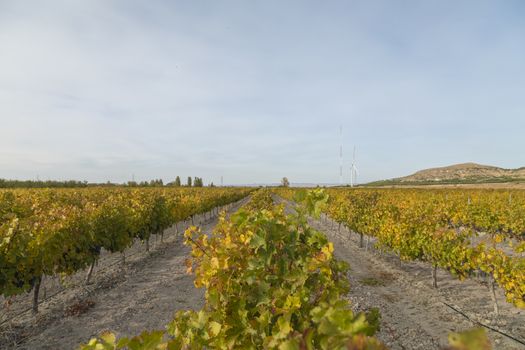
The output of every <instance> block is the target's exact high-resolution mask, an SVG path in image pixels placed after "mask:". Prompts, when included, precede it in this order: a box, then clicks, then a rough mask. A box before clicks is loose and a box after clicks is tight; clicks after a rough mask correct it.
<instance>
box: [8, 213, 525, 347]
mask: <svg viewBox="0 0 525 350" xmlns="http://www.w3.org/2000/svg"><path fill="white" fill-rule="evenodd" d="M238 206H239V204H237V205H235V206H234V207H233V208H232V210H234V209H236V208H237V207H238ZM189 224H190V223H189V222H186V223H183V226H187V225H189ZM215 224H216V219H211V220H208V221H207V222H205V223H203V224H202V225H201V227H202V228H203V231H205V232H211V230H212V228H213V227H214V225H215ZM311 225H312V226H313V227H315V228H317V229H319V230H321V231H323V232H325V233H326V234H327V235H328V237H329V238H330V239H331V240H332V241H333V242H334V247H335V254H336V257H337V258H339V259H342V260H345V261H347V262H349V264H350V266H351V271H350V274H349V278H350V282H351V293H350V295H349V296H348V298H349V299H350V300H351V302H352V305H353V308H354V309H355V310H357V311H361V310H369V309H371V308H373V307H378V308H379V310H380V312H381V316H382V319H381V330H380V332H379V334H378V337H379V338H380V339H381V340H382V341H384V342H385V343H386V344H387V345H388V346H389V347H390V348H392V349H425V350H427V349H428V350H430V349H439V348H440V347H442V346H443V345H444V344H446V339H447V334H448V333H449V332H450V331H459V330H463V329H467V328H471V327H473V326H474V325H475V324H474V323H473V322H472V321H469V320H468V319H466V318H465V317H464V316H462V315H460V314H458V313H457V312H456V311H453V310H451V309H450V308H449V307H447V306H446V305H445V303H447V304H450V305H453V306H454V307H456V308H458V309H460V310H462V311H463V312H465V313H466V314H467V315H468V316H469V317H471V318H472V319H476V320H479V321H481V322H483V323H485V324H487V325H490V326H492V327H495V328H498V329H501V330H502V331H504V332H507V333H509V334H511V335H513V336H515V337H518V338H521V339H524V340H525V313H524V312H523V311H520V310H518V309H516V308H514V307H513V306H512V305H509V304H507V303H506V302H505V301H504V298H503V295H502V293H499V294H498V299H499V304H500V312H501V314H500V316H499V317H498V319H495V318H494V317H493V315H492V314H491V312H492V302H491V298H490V294H489V292H488V290H487V288H486V286H484V285H482V284H480V283H479V282H478V281H475V280H468V281H465V282H459V281H458V280H456V279H454V278H453V277H452V276H450V275H449V274H448V273H447V272H445V271H439V274H438V278H439V289H437V290H435V289H433V288H432V287H431V278H430V268H429V266H427V265H426V264H423V263H406V262H403V263H401V262H400V261H399V260H398V259H397V258H396V257H395V256H392V255H388V254H382V255H380V254H379V252H377V251H375V250H374V249H373V248H372V247H371V248H370V249H369V250H365V249H364V248H359V247H358V244H357V236H356V235H355V234H353V233H350V232H348V231H346V230H344V229H343V230H341V231H339V230H338V227H337V225H335V224H334V223H332V222H331V221H329V220H327V219H324V220H312V221H311ZM165 238H166V241H165V243H164V244H160V243H159V244H157V245H156V246H155V247H154V249H152V252H151V253H149V254H146V253H144V252H143V249H144V247H143V246H140V245H139V247H138V248H137V249H139V250H140V251H141V252H142V253H136V255H135V256H133V257H131V254H130V255H129V256H130V257H129V258H128V259H127V263H126V267H125V268H122V267H121V265H119V264H116V265H114V266H112V267H108V269H107V270H105V271H99V272H98V273H97V270H96V271H95V276H94V277H95V278H94V283H93V284H92V285H90V286H87V287H83V286H76V287H75V286H72V287H70V288H67V289H66V291H65V292H63V293H61V294H58V295H57V296H56V297H54V298H51V299H50V300H49V301H46V302H45V303H43V304H42V306H41V308H42V311H41V314H40V315H39V316H38V317H36V318H35V317H34V316H32V315H31V314H30V313H25V314H22V315H21V316H19V317H17V318H16V319H15V320H14V321H13V322H11V323H10V326H11V327H10V329H9V327H6V325H4V326H3V327H2V332H3V333H2V334H1V335H3V340H0V348H2V349H4V348H6V349H74V348H76V346H77V345H78V344H79V343H81V342H86V341H88V340H89V338H91V337H93V336H95V335H97V334H99V333H100V332H101V331H104V330H106V329H111V330H113V331H115V332H117V334H118V335H119V336H126V335H134V334H137V333H139V332H140V331H141V330H144V329H162V328H163V327H164V326H165V324H166V323H167V322H169V320H170V319H171V318H172V316H173V313H174V312H175V311H176V310H181V309H198V308H200V307H201V306H202V305H203V303H204V298H203V295H204V293H203V291H202V290H198V289H196V288H195V287H194V285H193V277H192V276H189V275H186V274H185V266H184V260H185V258H186V257H187V255H188V253H189V249H188V248H187V247H185V246H184V245H183V244H182V237H181V236H180V235H176V234H175V232H174V229H171V231H168V232H167V235H166V237H165ZM114 259H119V257H118V256H117V257H114ZM108 261H111V260H108ZM108 265H110V264H108ZM100 269H101V268H99V270H100ZM84 274H85V273H84V272H83V273H81V274H79V276H77V280H78V281H81V280H82V279H83V277H84ZM51 287H52V286H51ZM51 289H52V288H51ZM22 299H23V298H22ZM26 299H30V296H26ZM24 302H25V303H26V304H24ZM27 302H28V301H27V300H25V301H24V300H18V301H17V303H20V304H21V305H13V306H12V308H11V311H9V313H13V312H14V311H13V310H16V308H17V306H18V308H19V309H18V311H20V310H21V309H23V308H24V307H27ZM3 312H4V313H5V312H6V310H5V309H3ZM489 336H490V338H491V340H492V343H493V345H494V349H497V350H499V349H503V350H508V349H525V346H523V345H521V344H519V343H517V342H515V341H513V340H510V339H508V338H506V337H504V336H502V335H500V334H498V333H495V332H493V331H489ZM7 340H9V341H10V342H9V343H8V342H6V341H7ZM14 342H18V344H17V345H15V344H14Z"/></svg>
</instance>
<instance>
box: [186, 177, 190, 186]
mask: <svg viewBox="0 0 525 350" xmlns="http://www.w3.org/2000/svg"><path fill="white" fill-rule="evenodd" d="M186 186H188V187H191V176H188V182H186Z"/></svg>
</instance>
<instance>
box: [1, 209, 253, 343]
mask: <svg viewBox="0 0 525 350" xmlns="http://www.w3.org/2000/svg"><path fill="white" fill-rule="evenodd" d="M243 202H244V201H241V202H238V203H237V204H235V205H233V206H231V209H230V210H229V211H228V212H229V213H231V212H233V211H235V210H237V209H238V208H239V206H240V205H241V203H243ZM216 223H217V218H212V219H209V216H208V220H203V222H202V224H201V225H199V226H200V227H201V229H202V231H203V232H206V233H208V234H209V233H211V231H212V229H213V228H214V227H215V225H216ZM190 224H191V222H185V223H182V225H181V223H179V229H181V228H185V227H187V226H188V225H190ZM180 231H181V232H182V230H180ZM182 242H183V237H182V234H181V233H179V234H176V231H175V228H174V227H173V228H171V229H169V230H167V231H166V232H165V242H164V243H163V244H160V243H159V244H158V245H157V246H156V247H154V249H152V251H151V252H150V253H149V254H147V253H145V254H143V255H144V256H142V257H139V258H138V259H136V260H135V261H127V263H126V266H125V267H124V268H122V267H121V266H115V268H114V269H113V270H111V271H108V272H106V273H104V274H100V275H97V274H96V270H95V275H94V283H93V285H94V287H90V288H82V289H81V290H79V288H73V289H72V290H71V291H68V293H66V294H65V295H64V296H61V297H60V298H58V300H54V301H53V302H51V303H50V305H42V306H41V308H42V311H41V315H39V316H37V317H36V318H35V317H34V316H31V315H26V316H25V320H24V319H19V320H17V325H16V326H15V329H14V331H15V332H17V334H18V336H19V337H21V338H23V339H20V343H19V344H17V345H14V344H10V345H9V344H7V345H6V344H5V343H4V344H3V345H2V344H0V348H4V346H7V348H9V349H28V350H29V349H31V350H33V349H76V348H78V346H79V344H81V343H86V342H88V341H89V339H90V338H92V337H94V336H97V335H98V334H100V333H101V332H102V331H104V330H112V331H114V332H115V333H116V334H117V336H119V337H121V336H132V335H137V334H139V333H140V332H142V331H143V330H155V329H164V328H165V326H166V324H167V323H168V322H169V321H170V320H171V319H172V318H173V314H174V313H175V311H177V310H187V309H193V310H195V309H200V308H201V307H202V306H203V304H204V290H203V289H197V288H195V286H194V284H193V279H194V278H193V276H192V275H187V274H186V267H185V264H184V260H185V259H186V258H187V257H188V256H189V251H190V249H189V248H188V247H186V246H184V245H183V243H182ZM72 293H75V294H77V295H76V296H75V297H74V298H72V297H71V295H70V294H72Z"/></svg>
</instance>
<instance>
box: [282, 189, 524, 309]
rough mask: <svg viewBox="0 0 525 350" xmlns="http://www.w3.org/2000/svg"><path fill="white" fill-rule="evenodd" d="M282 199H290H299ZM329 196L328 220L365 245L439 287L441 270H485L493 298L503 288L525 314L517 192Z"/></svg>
mask: <svg viewBox="0 0 525 350" xmlns="http://www.w3.org/2000/svg"><path fill="white" fill-rule="evenodd" d="M277 191H278V193H279V195H281V196H283V197H286V198H288V199H291V198H293V196H294V193H295V191H294V190H290V189H279V190H277ZM328 193H329V194H330V200H329V202H328V206H327V207H326V209H325V213H326V214H327V215H329V216H330V217H331V218H332V219H333V220H335V221H336V222H338V223H340V224H342V225H344V226H346V227H347V228H348V229H349V230H350V231H353V232H357V233H359V234H360V236H361V242H362V241H363V235H368V236H371V237H374V238H375V240H376V245H377V246H379V247H380V248H382V249H386V250H389V251H392V252H394V253H395V254H397V255H398V256H399V257H400V258H401V259H404V260H419V261H426V262H429V263H430V264H431V265H432V271H433V277H434V281H433V283H434V286H437V284H436V274H435V271H436V269H437V268H438V267H440V268H443V269H445V270H448V271H449V272H451V273H452V274H454V275H455V276H457V277H458V278H460V279H464V278H466V277H468V276H470V275H472V274H473V273H475V272H476V271H478V270H481V271H482V272H484V273H486V274H488V275H489V276H491V281H490V282H489V287H491V289H492V292H493V293H494V289H493V288H494V285H495V284H497V285H499V286H500V287H501V288H502V289H503V290H504V292H505V295H506V298H507V301H508V302H511V303H513V304H514V305H516V306H517V307H520V308H525V257H524V256H523V252H524V251H525V241H523V239H522V237H523V234H522V232H523V220H524V217H525V213H523V209H524V208H525V205H524V203H525V194H524V192H521V191H516V192H514V193H512V197H509V194H508V193H506V192H502V191H489V190H486V191H480V190H476V191H465V190H412V189H381V190H379V189H373V190H372V189H331V190H329V191H328ZM508 198H512V200H511V201H509V199H508ZM518 213H519V215H518ZM522 213H523V214H522ZM515 215H516V218H515V220H516V221H515V222H513V221H512V220H513V219H512V218H513V217H514V216H515ZM520 215H521V216H520ZM500 220H501V221H500ZM511 227H512V228H513V229H512V230H511V229H510V228H511ZM480 230H485V231H486V232H480ZM486 233H488V234H486ZM494 300H495V297H494ZM495 311H496V312H497V304H496V303H495Z"/></svg>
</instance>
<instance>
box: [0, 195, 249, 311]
mask: <svg viewBox="0 0 525 350" xmlns="http://www.w3.org/2000/svg"><path fill="white" fill-rule="evenodd" d="M248 192H249V190H246V189H240V190H223V189H206V190H198V189H191V190H175V189H138V190H137V189H80V190H78V189H75V190H69V189H54V190H49V189H48V190H25V189H24V190H8V191H2V192H0V238H1V240H0V294H1V295H3V296H4V297H9V296H11V295H16V294H21V293H23V292H27V291H30V290H33V291H34V301H33V312H35V313H36V312H37V311H38V295H39V289H40V282H41V280H42V277H43V276H44V275H48V276H52V275H70V274H73V273H75V272H77V271H79V270H82V269H84V268H86V267H88V266H89V267H90V269H89V273H88V276H87V280H89V278H90V275H91V273H92V271H93V268H94V265H95V263H96V262H97V260H98V258H99V256H100V254H101V251H102V249H104V250H106V251H108V252H110V253H123V252H124V251H125V250H126V249H127V248H129V247H130V246H131V245H132V244H133V242H134V241H135V240H141V241H143V242H145V243H146V249H149V239H150V237H151V235H154V234H162V232H164V230H165V229H167V228H168V227H170V226H171V225H173V224H175V223H177V222H179V221H182V220H185V219H187V218H190V217H193V216H194V215H196V214H200V213H204V212H208V211H210V210H211V209H213V208H216V207H219V206H222V205H225V204H228V203H231V202H234V201H237V200H239V199H241V198H243V197H245V196H246V195H247V193H248ZM124 257H125V256H124V255H123V258H124Z"/></svg>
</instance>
